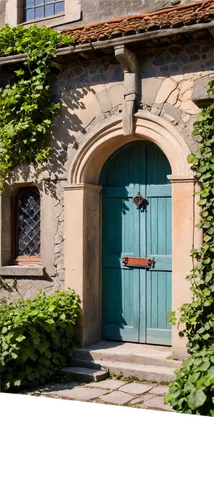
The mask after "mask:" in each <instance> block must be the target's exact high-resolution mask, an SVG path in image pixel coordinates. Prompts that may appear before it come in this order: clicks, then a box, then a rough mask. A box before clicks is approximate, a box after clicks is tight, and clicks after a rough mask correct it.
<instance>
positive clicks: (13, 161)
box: [0, 25, 73, 188]
mask: <svg viewBox="0 0 214 500" xmlns="http://www.w3.org/2000/svg"><path fill="white" fill-rule="evenodd" d="M72 43H73V39H72V38H71V37H69V36H63V35H61V34H60V33H58V32H56V31H54V30H53V29H51V28H48V27H45V26H44V27H41V28H39V27H37V26H32V27H30V28H27V29H26V28H24V27H23V26H17V27H15V28H10V27H9V26H8V25H6V26H4V27H3V28H1V29H0V56H9V55H11V54H14V55H16V54H26V60H25V61H24V62H23V63H21V65H20V67H19V68H18V69H16V70H14V75H13V76H14V82H13V83H12V84H11V85H6V87H5V88H1V89H0V188H2V184H3V181H4V179H5V177H6V176H7V174H8V171H9V170H10V169H12V168H14V167H15V166H17V165H18V164H23V163H28V164H29V163H35V164H37V163H40V164H42V163H43V162H46V161H47V160H48V157H49V154H50V150H51V148H50V147H49V146H48V144H47V143H48V132H49V131H50V127H51V124H52V122H53V119H54V117H55V116H56V114H57V113H58V110H59V107H60V105H59V103H54V102H53V98H52V93H51V63H52V60H53V58H54V57H55V55H56V49H57V48H58V47H59V46H60V45H62V44H66V45H69V44H72Z"/></svg>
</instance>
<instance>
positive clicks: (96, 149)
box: [64, 110, 202, 359]
mask: <svg viewBox="0 0 214 500" xmlns="http://www.w3.org/2000/svg"><path fill="white" fill-rule="evenodd" d="M141 140H142V141H144V140H145V141H149V142H151V143H152V144H155V145H156V147H159V149H160V150H161V151H163V153H164V155H165V156H166V158H167V159H168V162H169V164H170V166H171V174H170V176H169V178H170V182H171V186H172V220H173V223H172V276H173V277H172V308H171V309H172V310H173V311H178V309H179V307H180V306H181V304H182V303H184V302H188V301H189V299H190V297H191V292H190V291H189V283H188V282H187V281H186V280H185V277H186V275H187V274H188V273H189V270H190V269H191V266H192V258H191V255H190V252H191V249H192V245H193V239H194V246H195V248H197V247H199V246H200V245H201V237H202V236H201V234H202V233H201V230H199V229H197V230H193V228H194V227H195V225H196V224H197V222H199V207H198V206H197V205H196V197H195V180H194V177H193V173H192V172H191V169H190V165H189V164H188V162H187V156H188V154H189V153H190V149H189V147H188V145H187V144H186V142H185V140H184V138H183V137H182V134H181V133H180V132H179V131H178V130H177V129H176V127H174V126H173V125H172V124H171V123H168V122H167V121H166V120H165V119H163V118H162V117H159V116H156V115H153V114H152V113H150V112H148V111H142V110H140V111H138V112H137V113H136V115H135V133H134V134H133V136H130V137H127V136H124V135H123V124H122V117H121V115H117V116H112V117H110V118H105V119H104V120H103V122H102V123H99V124H97V125H96V126H95V127H93V128H92V129H91V130H90V132H88V134H86V136H85V140H84V141H83V143H82V144H81V145H80V147H79V148H78V150H77V152H76V153H75V156H74V157H73V159H72V162H71V165H70V169H69V172H68V184H67V185H65V186H64V207H65V209H64V213H65V221H64V263H65V287H71V288H74V290H75V291H76V292H77V293H78V295H79V296H80V298H81V303H82V307H83V314H82V319H81V325H80V328H79V332H78V338H79V342H80V344H81V345H82V346H86V345H92V344H94V343H96V342H98V341H100V340H101V336H102V229H101V226H102V203H101V201H102V189H103V186H102V184H99V183H100V182H101V181H100V176H101V172H102V171H103V166H104V165H105V164H106V162H107V161H108V159H109V157H110V156H111V155H112V154H114V152H115V151H116V150H118V148H120V147H123V146H124V145H126V144H128V143H130V141H133V142H138V141H141ZM166 182H167V181H166ZM196 189H197V187H196ZM141 300H142V299H141ZM172 356H173V357H175V358H176V359H182V358H183V357H185V356H186V339H185V338H181V337H180V336H179V334H178V330H177V327H176V325H173V327H172Z"/></svg>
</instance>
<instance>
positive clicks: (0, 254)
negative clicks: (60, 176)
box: [0, 182, 45, 277]
mask: <svg viewBox="0 0 214 500" xmlns="http://www.w3.org/2000/svg"><path fill="white" fill-rule="evenodd" d="M27 187H36V188H37V189H38V191H39V193H40V207H41V205H42V190H41V186H38V185H37V184H35V183H34V182H27V183H23V182H20V183H14V184H13V185H12V186H10V185H9V184H8V185H6V186H5V188H4V190H3V192H2V193H1V195H0V198H1V199H0V276H2V277H16V276H20V277H26V276H29V277H39V276H43V275H44V270H45V268H44V265H42V260H43V259H42V257H41V256H40V257H39V258H35V257H34V258H31V257H28V258H25V259H21V260H22V262H21V260H20V259H18V261H16V258H15V257H16V255H15V234H16V227H15V224H16V220H17V219H16V215H17V195H18V192H19V191H20V189H23V188H27ZM40 224H41V225H40V231H41V236H40V241H41V242H42V210H41V212H40Z"/></svg>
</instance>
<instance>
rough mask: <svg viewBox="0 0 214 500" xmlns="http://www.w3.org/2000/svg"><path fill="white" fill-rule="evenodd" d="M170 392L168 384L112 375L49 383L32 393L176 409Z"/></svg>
mask: <svg viewBox="0 0 214 500" xmlns="http://www.w3.org/2000/svg"><path fill="white" fill-rule="evenodd" d="M167 392H168V385H158V384H155V383H149V384H148V383H144V382H129V381H127V380H115V379H111V378H109V379H106V380H103V381H101V382H90V383H81V382H76V381H74V380H72V381H71V382H67V383H64V384H63V383H61V384H47V385H46V386H44V387H42V388H39V389H38V390H36V391H34V392H31V393H28V394H29V395H33V396H42V397H52V398H57V399H58V398H59V399H67V400H75V401H89V402H92V403H102V404H114V405H119V406H123V405H126V406H131V407H134V408H144V409H154V410H161V411H173V410H172V408H171V406H170V405H165V404H164V397H165V394H167Z"/></svg>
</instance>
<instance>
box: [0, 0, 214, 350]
mask: <svg viewBox="0 0 214 500" xmlns="http://www.w3.org/2000/svg"><path fill="white" fill-rule="evenodd" d="M213 12H214V1H213V0H206V1H198V2H190V0H188V1H179V0H174V1H164V0H153V1H151V0H129V1H128V0H122V1H121V2H113V1H112V0H105V1H104V0H93V1H91V0H65V1H58V2H57V1H56V0H52V1H51V0H50V2H44V1H42V0H41V1H34V0H32V1H31V0H26V1H22V0H0V23H1V26H3V25H4V24H5V23H9V24H10V25H11V26H15V25H17V24H23V25H26V26H29V25H31V24H32V23H37V24H38V25H42V24H45V25H49V26H52V27H53V28H54V29H57V30H60V31H65V32H66V33H68V34H71V35H73V36H74V38H75V45H74V47H67V48H61V49H58V52H57V58H56V64H55V81H54V92H55V94H56V96H57V98H58V99H59V100H60V101H61V104H62V106H61V112H60V115H59V117H58V118H57V120H56V121H55V123H54V126H53V134H52V139H51V145H52V148H53V151H52V157H51V161H50V165H49V167H48V168H47V169H45V170H44V168H42V167H41V168H40V169H37V171H36V172H35V170H34V168H33V167H32V165H27V166H24V167H23V166H17V168H16V169H15V170H14V171H13V172H12V173H11V175H10V177H9V179H8V180H7V182H6V183H5V187H4V190H3V193H2V196H1V206H0V211H1V217H0V222H1V232H0V259H1V263H0V265H1V267H0V276H1V278H2V279H3V280H4V282H5V284H6V285H8V287H12V289H11V290H9V288H8V291H6V290H2V291H1V296H3V295H4V296H7V297H8V296H10V298H12V299H16V298H18V297H19V296H20V295H21V296H23V297H25V298H29V297H33V296H35V294H36V292H37V291H38V290H39V289H41V288H42V289H43V290H44V291H45V292H47V293H53V292H55V291H57V290H59V289H61V288H64V287H72V288H74V289H75V291H76V292H77V293H78V294H79V295H80V297H81V300H82V304H83V318H82V325H81V332H80V338H81V342H82V345H90V344H92V343H94V342H96V341H98V340H100V339H101V338H105V339H107V340H124V341H128V342H142V343H148V344H157V345H172V355H173V357H175V358H182V357H183V356H184V355H185V339H181V338H180V337H179V335H178V332H177V329H176V328H175V327H173V331H172V332H171V326H170V325H169V323H168V320H167V312H168V310H177V308H178V307H179V306H180V305H181V304H182V303H183V302H185V301H188V299H189V297H190V292H189V285H188V282H187V281H185V276H186V275H187V274H188V271H189V270H190V268H191V265H192V262H191V258H190V251H191V248H192V246H195V247H197V246H200V243H201V233H200V231H199V230H197V229H195V225H196V223H197V220H198V207H197V205H196V195H195V191H197V186H196V185H195V181H194V178H193V173H192V171H191V169H190V165H189V164H188V162H187V156H188V154H189V153H190V152H192V151H196V150H197V148H198V138H197V137H195V138H194V137H193V136H192V134H191V132H192V129H193V123H194V121H195V120H196V118H197V116H198V113H199V111H200V108H201V107H202V106H203V105H204V104H206V103H207V102H209V100H210V98H211V97H210V96H208V95H207V92H206V87H207V83H208V80H209V78H210V76H211V75H213V72H214V53H213V32H214V31H213V30H214V18H213ZM92 23H93V24H92ZM19 60H20V58H19V56H9V57H4V58H1V59H0V63H1V80H2V85H4V82H5V81H7V79H8V75H10V74H11V72H12V71H13V69H14V66H15V65H17V64H18V63H19ZM137 195H138V197H137V198H136V196H137ZM133 201H134V203H133ZM137 202H139V203H140V206H139V207H137ZM17 206H18V212H17ZM31 218H34V220H35V221H36V228H37V230H36V231H35V233H33V234H30V237H29V238H27V237H26V234H27V227H28V225H30V223H31ZM17 225H19V227H20V231H19V233H18V237H16V242H15V243H14V239H15V234H16V233H17V231H16V227H17ZM136 259H138V260H136ZM14 279H15V281H16V287H15V288H14V287H13V284H14Z"/></svg>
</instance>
